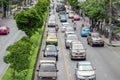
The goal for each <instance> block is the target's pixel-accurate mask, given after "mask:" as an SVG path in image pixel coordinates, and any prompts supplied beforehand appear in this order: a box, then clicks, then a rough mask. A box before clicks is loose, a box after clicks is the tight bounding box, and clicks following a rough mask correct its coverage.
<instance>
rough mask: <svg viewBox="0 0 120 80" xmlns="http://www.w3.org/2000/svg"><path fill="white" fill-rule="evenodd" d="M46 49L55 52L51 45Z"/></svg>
mask: <svg viewBox="0 0 120 80" xmlns="http://www.w3.org/2000/svg"><path fill="white" fill-rule="evenodd" d="M46 51H48V52H56V48H55V47H53V46H49V47H47V48H46Z"/></svg>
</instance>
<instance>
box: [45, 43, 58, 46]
mask: <svg viewBox="0 0 120 80" xmlns="http://www.w3.org/2000/svg"><path fill="white" fill-rule="evenodd" d="M46 45H55V46H57V45H58V42H46Z"/></svg>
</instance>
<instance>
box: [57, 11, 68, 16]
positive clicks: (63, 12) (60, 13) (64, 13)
mask: <svg viewBox="0 0 120 80" xmlns="http://www.w3.org/2000/svg"><path fill="white" fill-rule="evenodd" d="M60 15H66V12H65V11H60V12H59V13H58V16H60Z"/></svg>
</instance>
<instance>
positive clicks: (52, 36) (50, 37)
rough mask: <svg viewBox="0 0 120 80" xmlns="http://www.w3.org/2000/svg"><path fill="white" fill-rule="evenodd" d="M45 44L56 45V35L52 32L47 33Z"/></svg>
mask: <svg viewBox="0 0 120 80" xmlns="http://www.w3.org/2000/svg"><path fill="white" fill-rule="evenodd" d="M46 45H55V46H57V45H58V39H57V36H56V35H55V34H53V33H50V34H48V36H47V38H46Z"/></svg>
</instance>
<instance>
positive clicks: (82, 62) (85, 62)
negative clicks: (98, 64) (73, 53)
mask: <svg viewBox="0 0 120 80" xmlns="http://www.w3.org/2000/svg"><path fill="white" fill-rule="evenodd" d="M78 64H81V65H82V64H88V65H91V62H90V61H80V62H78Z"/></svg>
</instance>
